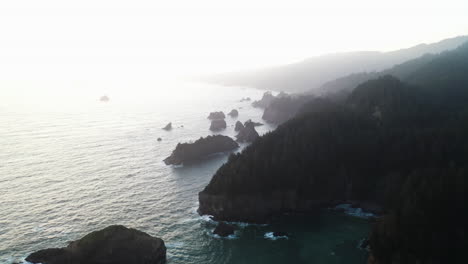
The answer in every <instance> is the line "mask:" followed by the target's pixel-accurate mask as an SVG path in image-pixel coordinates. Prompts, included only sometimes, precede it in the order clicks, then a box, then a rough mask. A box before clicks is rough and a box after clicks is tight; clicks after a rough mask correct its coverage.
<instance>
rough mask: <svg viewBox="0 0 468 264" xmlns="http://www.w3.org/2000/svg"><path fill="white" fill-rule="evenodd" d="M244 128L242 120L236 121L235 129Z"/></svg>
mask: <svg viewBox="0 0 468 264" xmlns="http://www.w3.org/2000/svg"><path fill="white" fill-rule="evenodd" d="M242 129H244V125H243V124H242V122H241V121H237V122H236V127H235V128H234V130H235V131H240V130H242Z"/></svg>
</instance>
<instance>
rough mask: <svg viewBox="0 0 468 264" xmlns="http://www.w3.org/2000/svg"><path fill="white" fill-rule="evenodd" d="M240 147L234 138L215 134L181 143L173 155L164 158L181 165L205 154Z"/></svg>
mask: <svg viewBox="0 0 468 264" xmlns="http://www.w3.org/2000/svg"><path fill="white" fill-rule="evenodd" d="M238 147H239V144H237V143H236V142H235V141H234V140H233V139H232V138H230V137H227V136H221V135H215V136H208V137H206V138H200V139H198V140H197V141H195V142H193V143H179V144H177V147H176V148H175V150H174V151H173V152H172V154H171V156H169V157H167V158H166V159H165V160H164V163H166V165H180V164H182V163H184V162H189V161H194V160H197V159H200V158H202V157H204V156H207V155H210V154H214V153H218V152H225V151H230V150H234V149H236V148H238Z"/></svg>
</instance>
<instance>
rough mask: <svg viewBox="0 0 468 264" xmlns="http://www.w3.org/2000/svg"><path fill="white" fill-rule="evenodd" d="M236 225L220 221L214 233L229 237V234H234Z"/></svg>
mask: <svg viewBox="0 0 468 264" xmlns="http://www.w3.org/2000/svg"><path fill="white" fill-rule="evenodd" d="M234 230H235V228H234V226H233V225H230V224H226V223H224V222H219V224H218V226H216V228H215V230H214V231H213V234H216V235H218V236H221V237H227V236H229V235H233V234H234Z"/></svg>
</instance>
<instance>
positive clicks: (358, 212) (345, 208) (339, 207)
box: [332, 204, 376, 219]
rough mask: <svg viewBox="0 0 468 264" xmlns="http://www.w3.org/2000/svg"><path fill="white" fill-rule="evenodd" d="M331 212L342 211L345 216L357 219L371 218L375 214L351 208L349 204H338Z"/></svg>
mask: <svg viewBox="0 0 468 264" xmlns="http://www.w3.org/2000/svg"><path fill="white" fill-rule="evenodd" d="M332 210H336V211H343V212H344V213H345V214H347V215H351V216H355V217H359V218H365V219H367V218H371V217H376V215H375V214H373V213H370V212H366V211H364V210H363V209H362V208H359V207H356V208H353V207H352V205H351V204H339V205H337V206H335V207H333V208H332Z"/></svg>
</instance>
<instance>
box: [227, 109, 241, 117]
mask: <svg viewBox="0 0 468 264" xmlns="http://www.w3.org/2000/svg"><path fill="white" fill-rule="evenodd" d="M228 115H229V116H230V117H237V116H238V115H239V111H237V109H232V110H231V112H229V113H228Z"/></svg>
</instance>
